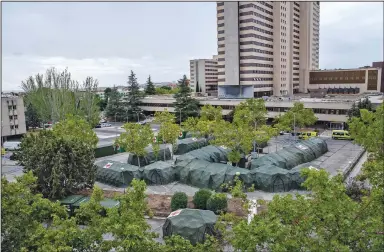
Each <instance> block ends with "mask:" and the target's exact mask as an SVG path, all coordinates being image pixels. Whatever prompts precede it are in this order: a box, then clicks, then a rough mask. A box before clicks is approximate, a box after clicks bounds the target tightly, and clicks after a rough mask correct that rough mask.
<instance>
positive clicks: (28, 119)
mask: <svg viewBox="0 0 384 252" xmlns="http://www.w3.org/2000/svg"><path fill="white" fill-rule="evenodd" d="M25 123H26V126H27V129H29V128H38V127H40V126H41V120H40V118H39V115H38V114H37V112H36V109H35V108H34V107H33V105H32V104H31V103H29V104H28V105H27V110H26V111H25Z"/></svg>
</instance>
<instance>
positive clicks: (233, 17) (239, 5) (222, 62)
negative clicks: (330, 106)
mask: <svg viewBox="0 0 384 252" xmlns="http://www.w3.org/2000/svg"><path fill="white" fill-rule="evenodd" d="M319 22H320V5H319V2H284V1H283V2H218V3H217V33H218V34H217V43H218V96H219V97H222V98H240V97H243V98H250V97H261V96H271V95H276V96H281V95H292V94H294V93H298V92H304V91H305V88H304V85H303V80H304V79H305V78H306V77H307V76H305V71H304V70H312V69H318V67H319Z"/></svg>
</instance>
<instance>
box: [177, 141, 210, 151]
mask: <svg viewBox="0 0 384 252" xmlns="http://www.w3.org/2000/svg"><path fill="white" fill-rule="evenodd" d="M207 144H208V142H207V140H206V139H205V138H199V139H197V138H194V137H192V138H185V139H182V140H178V143H177V145H176V146H177V147H176V151H175V154H176V155H183V154H185V153H187V152H190V151H193V150H196V149H199V148H201V147H204V146H206V145H207Z"/></svg>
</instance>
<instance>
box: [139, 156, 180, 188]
mask: <svg viewBox="0 0 384 252" xmlns="http://www.w3.org/2000/svg"><path fill="white" fill-rule="evenodd" d="M174 170H175V169H174V168H173V167H172V164H171V163H167V162H164V161H157V162H155V163H152V164H150V165H147V166H145V167H144V168H143V179H144V180H145V182H146V183H147V184H149V185H151V184H153V185H165V184H169V183H171V182H173V181H174V180H175V171H174Z"/></svg>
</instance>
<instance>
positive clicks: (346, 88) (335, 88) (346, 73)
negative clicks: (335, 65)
mask: <svg viewBox="0 0 384 252" xmlns="http://www.w3.org/2000/svg"><path fill="white" fill-rule="evenodd" d="M306 75H308V78H306V79H305V80H304V85H305V89H307V90H308V89H318V90H319V89H320V90H321V89H322V90H327V93H328V94H361V93H370V92H371V93H375V92H380V89H381V80H382V69H381V68H359V69H339V70H316V71H314V70H312V71H308V73H306Z"/></svg>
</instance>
